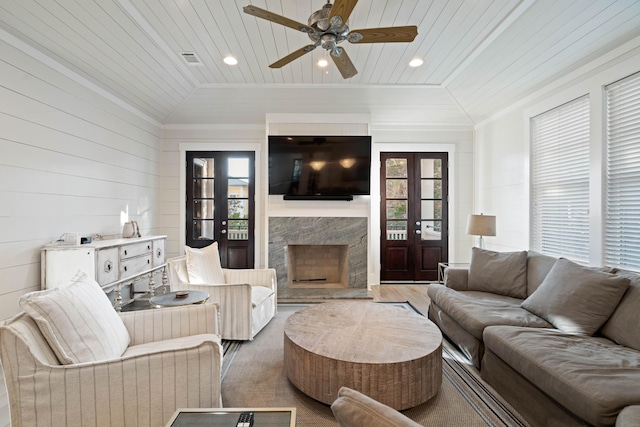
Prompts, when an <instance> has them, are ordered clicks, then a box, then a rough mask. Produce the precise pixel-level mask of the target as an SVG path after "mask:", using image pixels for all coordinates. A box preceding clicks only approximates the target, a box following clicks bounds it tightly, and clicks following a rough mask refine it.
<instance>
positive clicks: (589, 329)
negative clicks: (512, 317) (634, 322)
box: [522, 258, 629, 335]
mask: <svg viewBox="0 0 640 427" xmlns="http://www.w3.org/2000/svg"><path fill="white" fill-rule="evenodd" d="M628 287H629V279H627V278H626V277H620V276H616V275H614V274H610V273H604V272H602V271H598V270H594V269H592V268H588V267H583V266H581V265H578V264H575V263H573V262H571V261H569V260H567V259H564V258H560V259H559V260H558V261H557V262H556V263H555V264H554V265H553V267H552V268H551V271H549V274H547V277H545V279H544V281H543V282H542V284H541V285H540V287H539V288H538V289H537V290H536V291H535V292H534V293H533V294H531V295H530V296H529V297H528V298H527V299H526V300H524V301H523V302H522V307H524V308H525V309H527V310H529V311H530V312H532V313H534V314H536V315H538V316H540V317H542V318H543V319H545V320H546V321H548V322H549V323H551V324H552V325H553V326H555V327H556V328H558V329H560V330H562V331H564V332H567V333H570V334H576V335H593V334H594V333H595V332H596V331H597V330H598V329H599V328H600V326H602V325H603V324H604V322H606V321H607V319H608V318H609V316H611V313H613V310H615V308H616V307H617V306H618V303H619V302H620V299H622V296H623V295H624V293H625V291H626V290H627V288H628Z"/></svg>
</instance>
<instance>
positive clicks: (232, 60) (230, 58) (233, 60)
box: [223, 56, 238, 65]
mask: <svg viewBox="0 0 640 427" xmlns="http://www.w3.org/2000/svg"><path fill="white" fill-rule="evenodd" d="M223 61H224V63H225V64H227V65H236V64H237V63H238V60H237V59H236V58H234V57H233V56H227V57H225V58H224V59H223Z"/></svg>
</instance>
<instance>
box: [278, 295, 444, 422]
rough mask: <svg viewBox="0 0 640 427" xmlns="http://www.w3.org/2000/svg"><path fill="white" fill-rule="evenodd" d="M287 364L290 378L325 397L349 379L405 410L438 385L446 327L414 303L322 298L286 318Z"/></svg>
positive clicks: (430, 394) (326, 400)
mask: <svg viewBox="0 0 640 427" xmlns="http://www.w3.org/2000/svg"><path fill="white" fill-rule="evenodd" d="M407 307H408V306H407ZM284 365H285V369H286V372H287V377H288V378H289V380H290V381H291V382H292V383H293V385H295V386H296V387H297V388H298V389H299V390H300V391H302V392H303V393H305V394H306V395H308V396H310V397H312V398H314V399H316V400H319V401H320V402H323V403H326V404H328V405H330V404H332V403H333V401H334V400H335V399H336V398H337V396H338V390H339V389H340V387H342V386H347V387H350V388H352V389H355V390H358V391H360V392H362V393H364V394H366V395H367V396H370V397H372V398H373V399H375V400H377V401H379V402H382V403H384V404H386V405H388V406H390V407H392V408H394V409H397V410H403V409H407V408H411V407H414V406H417V405H419V404H421V403H424V402H426V401H427V400H429V399H430V398H431V397H433V396H434V395H435V394H436V393H437V392H438V390H439V389H440V384H441V382H442V333H441V332H440V330H439V329H438V327H437V326H436V325H435V324H434V323H433V322H431V321H430V320H429V319H427V318H426V317H423V316H421V315H419V314H417V313H416V312H415V311H413V310H412V309H411V308H410V307H408V308H402V307H398V306H395V305H393V304H379V303H374V302H354V301H349V302H330V303H324V304H319V305H317V306H311V307H308V308H305V309H302V310H299V311H297V312H295V313H293V314H292V315H291V316H290V317H289V318H288V319H287V321H286V323H285V326H284Z"/></svg>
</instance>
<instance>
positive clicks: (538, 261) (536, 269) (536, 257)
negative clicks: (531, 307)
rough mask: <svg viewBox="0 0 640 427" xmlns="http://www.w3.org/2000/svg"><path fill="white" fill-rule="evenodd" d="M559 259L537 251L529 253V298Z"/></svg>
mask: <svg viewBox="0 0 640 427" xmlns="http://www.w3.org/2000/svg"><path fill="white" fill-rule="evenodd" d="M556 261H558V258H555V257H552V256H549V255H543V254H541V253H538V252H535V251H529V252H527V296H529V295H531V294H532V293H534V292H535V291H536V289H538V287H539V286H540V285H541V284H542V282H543V281H544V278H545V277H547V274H549V271H550V270H551V268H552V267H553V266H554V264H555V263H556Z"/></svg>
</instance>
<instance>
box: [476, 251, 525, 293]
mask: <svg viewBox="0 0 640 427" xmlns="http://www.w3.org/2000/svg"><path fill="white" fill-rule="evenodd" d="M467 290H469V291H483V292H491V293H494V294H498V295H504V296H508V297H514V298H526V297H527V252H526V251H521V252H494V251H488V250H486V249H480V248H473V249H472V250H471V265H470V266H469V283H468V287H467Z"/></svg>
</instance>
